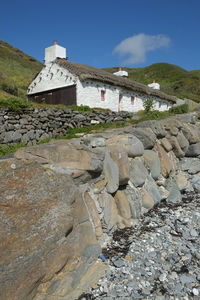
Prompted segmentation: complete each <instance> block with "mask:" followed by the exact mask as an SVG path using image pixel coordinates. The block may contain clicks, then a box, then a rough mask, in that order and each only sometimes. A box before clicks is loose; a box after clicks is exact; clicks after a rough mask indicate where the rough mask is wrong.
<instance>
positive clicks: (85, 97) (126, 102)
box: [28, 63, 172, 112]
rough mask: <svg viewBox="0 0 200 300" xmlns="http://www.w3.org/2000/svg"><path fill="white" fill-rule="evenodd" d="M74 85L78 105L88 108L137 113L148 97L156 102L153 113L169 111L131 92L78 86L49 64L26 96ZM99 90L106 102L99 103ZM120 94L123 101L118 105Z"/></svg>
mask: <svg viewBox="0 0 200 300" xmlns="http://www.w3.org/2000/svg"><path fill="white" fill-rule="evenodd" d="M74 84H76V85H77V88H76V91H77V105H81V104H82V105H88V106H89V107H101V108H105V109H107V108H108V109H110V110H112V111H116V112H117V111H119V109H120V111H129V112H137V111H138V110H143V109H144V106H143V102H144V100H145V99H146V98H147V97H148V98H152V99H153V100H154V101H155V106H154V109H157V110H160V111H163V110H168V109H169V108H170V107H171V106H172V103H171V102H167V101H165V100H162V99H159V98H157V97H152V96H146V95H143V94H140V93H135V92H134V91H131V90H126V89H124V88H120V87H118V86H113V85H109V84H104V83H102V82H100V81H93V80H85V81H84V82H80V80H79V78H78V77H77V76H75V75H73V74H72V73H70V72H69V71H68V70H67V69H65V68H62V67H60V66H59V65H57V64H55V63H49V64H47V65H46V66H45V67H44V68H43V69H42V71H41V72H40V73H39V74H38V76H37V77H36V78H35V79H34V80H33V81H32V83H31V84H30V86H29V87H28V95H31V94H35V93H39V92H44V91H49V90H51V89H56V88H62V87H66V86H70V85H74ZM102 90H104V91H105V101H102V100H101V91H102ZM120 93H121V94H122V99H121V102H120V104H119V94H120ZM131 96H133V97H135V98H134V104H132V103H131Z"/></svg>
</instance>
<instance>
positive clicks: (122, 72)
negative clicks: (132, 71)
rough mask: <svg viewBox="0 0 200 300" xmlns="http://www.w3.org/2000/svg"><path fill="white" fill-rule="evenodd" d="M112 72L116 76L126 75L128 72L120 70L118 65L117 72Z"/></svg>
mask: <svg viewBox="0 0 200 300" xmlns="http://www.w3.org/2000/svg"><path fill="white" fill-rule="evenodd" d="M113 74H114V75H116V76H121V77H128V72H126V71H122V68H121V67H119V71H118V72H115V73H113Z"/></svg>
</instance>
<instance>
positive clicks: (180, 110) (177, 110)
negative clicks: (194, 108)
mask: <svg viewBox="0 0 200 300" xmlns="http://www.w3.org/2000/svg"><path fill="white" fill-rule="evenodd" d="M188 111H189V108H188V104H182V105H179V106H172V107H171V108H170V109H169V112H170V113H172V114H184V113H187V112H188Z"/></svg>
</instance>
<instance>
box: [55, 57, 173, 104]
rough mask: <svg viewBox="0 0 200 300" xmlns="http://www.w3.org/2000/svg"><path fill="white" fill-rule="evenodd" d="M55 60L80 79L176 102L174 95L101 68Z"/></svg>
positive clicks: (61, 59)
mask: <svg viewBox="0 0 200 300" xmlns="http://www.w3.org/2000/svg"><path fill="white" fill-rule="evenodd" d="M55 62H56V63H57V64H58V65H60V66H61V67H63V68H66V69H67V70H69V71H70V72H71V73H72V74H74V75H76V76H78V77H79V79H80V81H84V80H87V79H91V80H95V81H101V82H104V83H108V84H111V85H115V86H120V87H122V88H125V89H129V90H132V91H134V92H138V93H142V94H146V95H151V96H157V97H159V98H161V99H163V100H168V101H171V102H176V101H177V98H176V97H175V96H171V95H167V94H165V93H163V92H161V91H160V90H154V89H152V88H150V87H148V86H146V85H144V84H142V83H139V82H136V81H132V80H129V79H127V78H124V77H120V76H116V75H113V74H111V73H109V72H106V71H104V70H101V69H97V68H94V67H91V66H87V65H83V64H79V63H73V62H70V61H68V60H66V59H64V58H57V59H56V60H55Z"/></svg>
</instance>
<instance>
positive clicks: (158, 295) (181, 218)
mask: <svg viewBox="0 0 200 300" xmlns="http://www.w3.org/2000/svg"><path fill="white" fill-rule="evenodd" d="M190 199H191V200H190ZM199 228H200V195H198V194H195V193H194V194H193V198H191V193H190V196H189V195H186V196H185V199H183V201H182V202H181V203H180V204H170V205H165V204H163V205H162V204H161V205H160V207H158V208H156V209H153V210H151V211H150V212H148V213H147V214H146V215H145V216H144V217H142V218H141V219H140V220H139V222H138V223H137V224H135V225H134V226H133V227H131V228H127V229H121V230H118V231H116V232H114V233H113V236H112V239H111V242H110V244H109V245H107V248H106V249H103V252H102V253H103V255H104V256H105V258H106V262H105V263H106V264H107V271H106V275H105V276H104V277H103V278H101V280H100V281H99V282H98V284H97V286H96V287H95V288H94V289H90V290H89V291H88V295H89V297H88V298H87V299H92V300H95V299H99V300H111V299H112V300H114V299H121V300H129V299H130V300H132V299H133V300H134V299H145V300H147V299H153V300H155V299H156V300H171V299H176V300H179V299H180V300H182V299H188V300H190V299H195V300H197V299H199V290H200V254H199V249H200V235H199ZM127 258H128V259H127Z"/></svg>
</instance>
